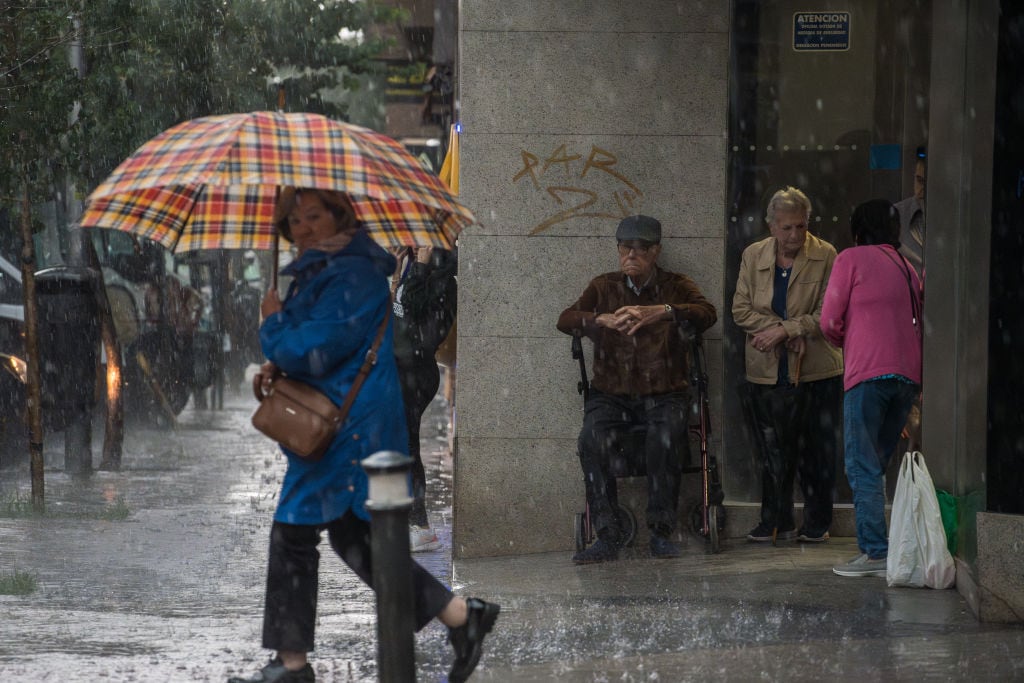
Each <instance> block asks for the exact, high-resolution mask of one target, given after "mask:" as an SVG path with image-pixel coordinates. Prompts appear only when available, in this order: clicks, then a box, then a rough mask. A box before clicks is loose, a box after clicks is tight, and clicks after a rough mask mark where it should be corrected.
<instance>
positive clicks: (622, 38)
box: [453, 0, 729, 557]
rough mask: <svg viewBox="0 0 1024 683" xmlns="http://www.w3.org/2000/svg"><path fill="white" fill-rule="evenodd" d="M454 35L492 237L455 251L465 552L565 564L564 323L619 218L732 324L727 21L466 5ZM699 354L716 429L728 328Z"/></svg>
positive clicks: (719, 5) (604, 9)
mask: <svg viewBox="0 0 1024 683" xmlns="http://www.w3.org/2000/svg"><path fill="white" fill-rule="evenodd" d="M459 35H460V50H461V51H460V78H459V83H460V92H461V114H462V126H463V128H462V131H463V132H462V138H461V146H462V156H461V190H462V192H461V198H462V200H463V201H464V202H465V203H466V204H467V205H468V206H469V207H471V208H472V209H473V210H474V211H475V213H476V215H477V217H478V218H479V220H480V223H481V225H479V226H475V227H473V228H471V229H469V230H467V231H466V232H465V233H463V235H462V237H461V238H460V242H459V244H460V251H459V361H458V363H459V364H458V385H457V393H456V407H457V411H458V419H457V423H456V424H457V431H456V456H455V457H456V459H455V492H454V516H455V520H454V543H453V545H454V548H453V553H454V555H455V556H456V557H479V556H488V555H502V554H523V553H532V552H541V551H552V550H568V549H570V548H571V546H572V517H573V514H574V513H575V512H577V511H579V510H582V508H583V503H584V495H583V483H582V474H581V472H580V467H579V461H578V459H577V457H576V437H577V434H578V431H579V428H580V424H581V421H582V400H581V398H580V396H579V395H578V394H577V393H576V389H575V387H576V382H577V379H578V368H577V367H576V365H575V363H574V361H573V360H572V357H571V355H570V347H569V338H568V337H567V336H565V335H563V334H561V333H559V332H558V331H557V330H556V329H555V321H556V319H557V317H558V314H559V313H560V312H561V311H562V310H563V309H564V308H565V307H567V306H568V305H570V304H571V303H572V302H573V301H574V300H575V299H576V297H577V296H579V294H580V293H581V292H582V291H583V288H584V287H585V286H586V284H587V282H588V281H589V280H590V278H592V277H593V276H595V275H597V274H599V273H602V272H607V271H611V270H615V269H617V268H618V260H617V257H616V252H615V242H614V237H613V235H614V230H615V226H616V225H617V223H618V221H619V220H620V219H621V217H622V216H624V215H629V214H634V213H644V214H647V215H650V216H654V217H656V218H658V219H659V220H660V221H661V222H662V225H663V226H664V235H665V236H664V250H663V254H662V259H661V263H662V265H663V266H664V267H666V268H668V269H670V270H676V271H680V272H684V273H687V274H688V275H690V276H691V277H693V278H694V279H695V280H696V281H697V282H698V284H699V285H700V286H701V287H702V289H703V290H704V292H705V294H706V295H707V296H708V297H709V299H710V300H711V301H712V302H713V303H714V304H715V305H716V307H717V308H718V309H719V317H720V318H721V317H722V316H723V315H724V305H723V301H722V291H723V287H722V274H723V271H724V266H723V262H724V259H723V250H724V227H723V226H724V223H725V220H724V210H725V209H724V204H725V200H724V192H725V179H726V156H725V131H726V108H727V103H728V97H727V77H728V74H727V65H728V54H729V3H728V2H724V1H717V2H663V1H660V0H634V1H632V2H628V3H626V2H621V1H620V0H590V1H587V0H560V1H559V2H548V1H546V0H535V1H530V2H526V1H523V2H515V3H508V2H503V1H501V0H474V2H471V3H468V2H467V3H463V4H462V14H461V17H460V33H459ZM706 340H707V341H706V348H707V352H708V356H709V361H710V366H711V367H710V376H711V382H710V383H711V387H712V414H713V415H714V416H715V417H716V418H717V417H718V416H719V415H721V410H720V407H721V394H722V391H723V387H722V381H721V378H722V372H721V355H722V354H721V330H720V323H719V324H718V325H716V326H715V327H714V328H712V329H711V330H709V331H708V333H707V335H706ZM588 354H589V349H588ZM588 360H589V359H588ZM714 426H715V430H716V434H720V433H721V429H720V427H721V424H720V421H718V420H716V423H715V425H714Z"/></svg>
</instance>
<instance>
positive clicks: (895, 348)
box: [821, 199, 922, 576]
mask: <svg viewBox="0 0 1024 683" xmlns="http://www.w3.org/2000/svg"><path fill="white" fill-rule="evenodd" d="M850 232H851V233H852V234H853V242H854V244H855V245H856V246H853V247H850V248H849V249H845V250H844V251H843V252H842V253H841V254H839V256H838V257H837V258H836V262H835V266H834V267H833V268H832V277H831V279H830V280H829V283H828V289H827V290H826V292H825V301H824V304H823V306H822V311H821V331H822V333H823V334H824V335H825V338H826V339H828V340H829V341H830V342H831V343H833V344H835V345H836V346H839V347H842V349H843V354H844V357H845V360H846V374H845V376H844V378H843V387H844V389H845V390H846V394H845V397H844V400H843V434H844V435H845V439H844V440H845V449H846V476H847V478H848V479H849V480H850V488H851V489H852V490H853V506H854V513H855V514H856V522H857V546H858V548H859V549H860V554H859V555H858V556H857V557H855V558H853V559H851V560H850V561H849V562H847V563H846V564H843V565H840V566H837V567H833V569H832V571H833V572H835V573H836V574H838V575H839V576H885V573H886V558H887V556H888V552H889V542H888V539H887V537H886V530H887V527H886V522H885V481H884V476H885V470H886V468H887V467H888V465H889V461H890V460H891V459H892V454H893V451H894V450H895V448H896V444H897V442H898V440H899V437H900V431H901V429H902V428H903V425H904V423H905V422H906V419H907V415H908V413H909V412H910V407H911V405H912V404H913V402H914V398H915V397H916V396H917V395H918V393H919V391H920V389H921V337H922V334H921V281H920V279H919V278H918V277H917V273H916V272H915V271H914V269H913V267H912V266H911V264H910V262H909V260H908V259H906V258H904V257H903V255H902V254H901V253H900V251H899V248H900V241H899V234H900V222H899V216H898V214H897V213H896V210H895V208H894V207H893V205H892V204H890V203H889V201H888V200H885V199H874V200H871V201H869V202H865V203H863V204H861V205H860V206H858V207H857V208H856V209H855V210H854V212H853V216H852V217H851V219H850Z"/></svg>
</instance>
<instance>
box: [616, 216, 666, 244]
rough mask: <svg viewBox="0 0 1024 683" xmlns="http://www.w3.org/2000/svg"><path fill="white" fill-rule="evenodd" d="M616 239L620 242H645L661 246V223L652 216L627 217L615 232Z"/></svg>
mask: <svg viewBox="0 0 1024 683" xmlns="http://www.w3.org/2000/svg"><path fill="white" fill-rule="evenodd" d="M615 239H617V240H618V241H620V242H627V241H629V240H643V241H644V242H651V243H653V244H659V243H660V242H661V223H659V222H658V221H657V220H656V219H654V218H651V217H650V216H640V215H636V216H626V217H625V218H623V219H622V221H621V222H620V223H619V227H618V228H617V229H616V230H615Z"/></svg>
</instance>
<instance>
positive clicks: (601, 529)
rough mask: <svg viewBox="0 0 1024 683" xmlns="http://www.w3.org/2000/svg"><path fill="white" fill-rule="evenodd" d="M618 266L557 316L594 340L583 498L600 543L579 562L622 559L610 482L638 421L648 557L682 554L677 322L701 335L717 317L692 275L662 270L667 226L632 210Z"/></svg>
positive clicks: (623, 225) (681, 377) (682, 418)
mask: <svg viewBox="0 0 1024 683" xmlns="http://www.w3.org/2000/svg"><path fill="white" fill-rule="evenodd" d="M615 237H616V239H617V240H618V252H619V265H620V268H621V270H620V271H618V272H613V273H605V274H604V275H599V276H597V277H596V278H594V279H593V280H591V282H590V284H589V285H587V288H586V289H585V290H584V291H583V294H582V295H581V296H580V298H579V299H577V300H576V303H574V304H573V305H572V306H570V307H569V308H567V309H565V310H564V311H563V312H562V314H561V315H560V316H559V318H558V329H559V330H560V331H562V332H565V333H566V334H574V335H586V336H587V337H589V338H590V339H591V340H592V341H593V342H594V362H593V379H592V381H591V389H590V394H589V396H588V398H587V401H586V406H585V411H586V412H585V414H584V418H583V429H582V431H581V432H580V437H579V456H580V463H581V465H582V467H583V474H584V479H585V483H586V492H587V503H588V504H589V506H590V513H591V516H592V518H593V520H594V528H595V529H596V530H597V541H595V542H594V544H593V545H592V546H590V547H589V548H587V549H585V550H582V551H580V552H578V553H576V554H575V555H574V556H573V562H575V563H576V564H591V563H595V562H605V561H608V560H614V559H617V558H618V554H619V543H620V541H621V537H622V531H621V529H619V527H618V522H617V520H616V517H615V514H614V511H613V508H612V502H611V500H610V498H609V494H608V482H609V481H610V478H611V476H612V474H611V470H610V464H611V463H610V461H611V458H612V456H613V455H614V453H615V451H616V448H615V444H616V440H617V435H619V434H621V433H623V432H627V431H629V430H630V428H631V427H633V426H634V425H643V426H645V427H646V439H645V453H644V456H645V458H646V469H647V498H648V503H647V526H648V528H649V529H650V531H651V541H650V546H651V555H652V556H654V557H660V558H669V557H678V556H679V554H680V551H679V548H678V547H677V546H676V544H675V543H673V542H672V541H671V540H670V536H671V534H672V531H673V529H674V527H675V520H676V504H677V498H678V497H679V477H680V472H679V468H680V462H682V461H685V456H684V458H679V455H678V453H679V452H680V451H682V450H684V449H685V450H688V449H689V437H688V415H689V407H690V394H689V371H688V368H687V366H686V357H687V354H686V352H687V346H686V344H687V342H686V341H685V340H684V339H683V338H682V337H681V335H680V334H679V329H678V323H679V322H680V321H682V320H688V321H690V322H691V323H692V324H693V327H694V328H696V330H697V331H698V332H703V331H704V330H706V329H708V328H709V327H711V326H712V325H713V324H714V323H715V320H716V319H717V313H716V312H715V307H714V306H713V305H712V304H711V303H710V302H709V301H708V300H707V299H705V298H704V295H703V294H702V293H701V291H700V289H699V288H698V287H697V285H696V283H694V281H693V280H691V279H690V278H688V277H686V276H685V275H680V274H677V273H671V272H668V271H666V270H662V269H661V268H659V267H658V265H657V263H658V256H659V255H660V254H661V223H659V222H658V221H657V220H655V219H654V218H651V217H649V216H629V217H628V218H624V219H623V220H622V222H620V223H619V226H618V229H617V230H616V232H615Z"/></svg>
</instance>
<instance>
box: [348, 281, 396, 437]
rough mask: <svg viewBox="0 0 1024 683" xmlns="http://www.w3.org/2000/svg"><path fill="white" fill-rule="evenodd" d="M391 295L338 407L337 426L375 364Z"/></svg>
mask: <svg viewBox="0 0 1024 683" xmlns="http://www.w3.org/2000/svg"><path fill="white" fill-rule="evenodd" d="M391 308H392V306H391V296H390V294H389V295H388V305H387V308H386V309H385V311H384V319H383V320H381V321H380V325H378V326H377V336H376V337H374V339H373V344H371V345H370V348H369V349H367V351H366V357H365V358H364V359H363V364H362V366H360V368H359V372H358V373H357V374H356V378H355V380H353V382H352V387H351V388H350V389H349V390H348V393H347V394H345V400H344V401H343V402H342V404H341V407H340V408H338V412H337V414H336V417H335V423H336V424H337V425H338V427H341V424H342V423H343V422H344V421H345V418H346V417H348V411H349V410H350V409H351V408H352V404H353V403H355V400H356V396H357V395H358V394H359V390H360V389H362V388H363V382H365V381H366V376H367V375H368V374H370V369H371V368H372V367H373V366H374V365H376V364H377V350H378V349H379V348H380V343H381V341H383V340H384V332H385V331H386V330H387V328H388V321H389V320H391Z"/></svg>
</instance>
